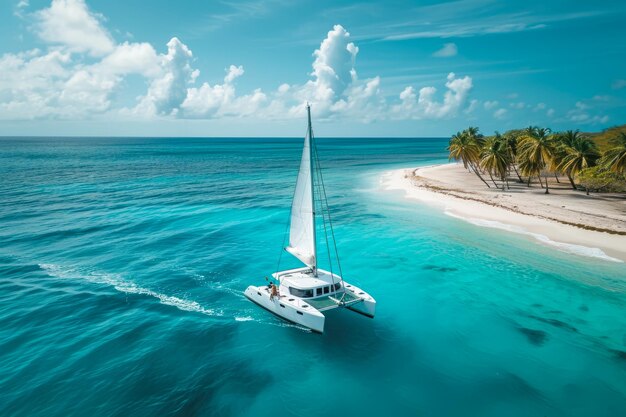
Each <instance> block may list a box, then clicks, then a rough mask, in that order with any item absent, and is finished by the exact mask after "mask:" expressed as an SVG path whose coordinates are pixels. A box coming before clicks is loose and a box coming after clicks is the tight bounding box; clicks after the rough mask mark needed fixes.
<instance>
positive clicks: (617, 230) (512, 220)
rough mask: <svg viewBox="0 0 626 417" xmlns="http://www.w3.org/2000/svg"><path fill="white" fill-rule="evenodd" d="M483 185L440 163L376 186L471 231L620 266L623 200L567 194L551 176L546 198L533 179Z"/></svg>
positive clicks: (624, 254)
mask: <svg viewBox="0 0 626 417" xmlns="http://www.w3.org/2000/svg"><path fill="white" fill-rule="evenodd" d="M485 180H487V181H488V182H489V183H490V185H491V188H487V186H486V185H485V184H484V183H483V182H481V181H480V179H479V178H478V177H477V176H476V175H474V174H473V173H470V172H468V171H467V170H466V169H464V168H463V165H461V164H443V165H434V166H428V167H420V168H412V169H400V170H395V171H391V172H388V173H386V174H385V175H384V176H383V178H382V185H383V187H384V188H385V189H388V190H402V191H404V192H405V193H406V197H407V198H411V199H416V200H420V201H422V202H425V203H428V204H432V205H435V206H439V207H441V208H442V209H443V210H444V211H445V213H446V214H448V215H450V216H453V217H458V218H461V219H463V220H465V221H468V222H470V223H473V224H475V225H477V226H482V227H492V228H499V229H503V230H507V231H510V232H513V233H519V234H524V235H527V236H528V237H529V238H531V239H533V240H534V241H536V242H537V243H538V244H543V245H549V246H552V247H556V248H558V249H559V250H562V251H564V252H569V253H573V254H576V255H580V256H587V257H593V258H599V259H603V260H606V261H612V262H626V196H625V195H623V194H622V195H618V194H593V193H592V194H591V195H590V196H587V195H585V192H583V191H574V190H572V189H571V186H570V183H569V181H568V180H567V178H566V177H559V180H560V184H559V183H557V181H556V180H555V178H554V177H552V179H551V180H550V182H549V186H550V194H549V195H546V194H544V191H545V190H544V189H542V188H541V187H540V185H539V183H538V182H537V180H536V179H535V182H534V183H533V184H532V186H531V187H530V188H528V187H527V186H526V184H525V183H524V184H521V183H519V182H516V181H515V180H514V179H513V178H510V179H509V186H510V189H507V190H505V191H503V190H502V189H501V188H500V189H496V188H495V187H494V184H493V183H491V180H490V179H489V177H488V176H487V177H485ZM497 183H498V185H499V186H500V187H501V184H500V182H499V181H497Z"/></svg>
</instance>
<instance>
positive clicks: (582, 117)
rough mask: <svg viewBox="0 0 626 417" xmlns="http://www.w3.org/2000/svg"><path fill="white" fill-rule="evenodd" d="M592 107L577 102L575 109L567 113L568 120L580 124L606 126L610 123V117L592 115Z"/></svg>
mask: <svg viewBox="0 0 626 417" xmlns="http://www.w3.org/2000/svg"><path fill="white" fill-rule="evenodd" d="M592 111H593V109H592V107H591V106H590V105H588V104H586V103H583V102H582V101H577V102H576V104H575V105H574V108H573V109H571V110H570V111H568V112H567V115H566V117H567V119H568V120H570V121H571V122H574V123H579V124H605V123H607V122H608V121H609V116H607V115H599V114H595V115H593V114H591V112H592Z"/></svg>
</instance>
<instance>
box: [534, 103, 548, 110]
mask: <svg viewBox="0 0 626 417" xmlns="http://www.w3.org/2000/svg"><path fill="white" fill-rule="evenodd" d="M545 109H546V103H537V105H536V106H535V107H534V108H533V111H539V110H545Z"/></svg>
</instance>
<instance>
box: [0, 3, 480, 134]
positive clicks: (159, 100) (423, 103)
mask: <svg viewBox="0 0 626 417" xmlns="http://www.w3.org/2000/svg"><path fill="white" fill-rule="evenodd" d="M18 6H19V7H18V9H23V8H24V7H27V6H28V3H27V1H26V0H22V1H21V2H20V3H19V4H18ZM32 16H33V17H34V19H35V24H34V26H33V29H34V30H35V33H36V34H37V35H38V37H39V38H40V39H41V40H42V41H43V42H44V45H45V46H46V47H47V50H43V51H42V50H39V49H34V50H31V51H26V52H22V53H14V54H11V53H8V54H5V55H3V56H2V57H0V73H2V74H3V77H2V78H1V79H0V119H4V120H23V119H35V118H46V119H71V120H84V119H89V118H92V117H98V116H100V115H108V117H109V118H110V119H111V120H115V118H116V117H122V118H123V117H125V116H126V117H132V118H135V119H136V118H137V117H144V118H205V119H206V118H221V117H255V118H259V119H263V120H272V119H288V118H293V117H302V116H303V114H304V112H305V107H304V104H305V103H306V102H307V101H308V102H310V103H312V104H313V106H314V108H315V113H316V117H317V118H318V119H338V118H349V119H350V120H359V121H362V122H366V123H367V122H373V121H376V120H385V119H394V120H400V119H443V118H450V117H454V116H455V115H457V114H458V113H459V112H460V111H462V110H464V108H465V110H464V111H465V112H466V113H468V114H469V113H470V112H472V111H474V109H475V108H476V107H477V106H478V105H479V104H480V103H479V102H478V101H477V100H472V101H470V102H469V105H468V106H467V107H466V104H467V102H468V95H469V93H470V91H471V89H472V86H473V84H472V79H471V78H470V77H469V76H464V77H457V76H455V75H454V73H450V74H449V75H448V76H447V79H446V83H445V87H446V90H445V91H444V92H443V94H442V95H441V96H439V97H438V92H437V89H436V88H435V87H433V86H421V88H419V87H413V86H409V87H406V88H405V89H404V90H403V91H402V92H401V93H400V94H399V96H398V95H396V97H397V98H396V99H392V100H391V103H387V99H386V98H385V95H383V93H382V91H381V90H382V85H383V80H382V79H381V77H378V76H375V77H372V78H369V79H363V80H360V79H359V78H358V76H357V71H356V58H357V55H358V53H359V48H358V47H357V46H356V45H355V44H354V42H352V39H351V36H350V33H349V32H348V31H347V30H346V29H344V28H343V27H342V26H341V25H335V26H334V27H333V28H332V30H330V31H329V32H328V34H327V36H326V37H325V38H324V39H323V40H322V41H321V43H320V46H319V48H318V49H316V50H315V51H314V52H313V60H312V72H311V73H310V77H311V78H310V79H309V80H308V81H307V80H304V81H303V83H301V84H291V85H290V84H284V83H283V84H280V85H279V86H278V87H277V88H276V90H273V91H269V92H266V91H263V90H261V89H259V88H257V89H253V90H252V91H250V92H244V93H238V91H237V89H236V83H237V80H238V79H239V78H240V77H242V76H244V68H243V66H236V65H230V66H229V67H228V68H227V69H226V74H225V76H224V79H223V82H222V83H216V84H213V85H211V84H209V83H208V82H203V83H201V84H196V80H197V79H198V77H199V74H200V72H199V71H198V70H197V69H194V68H193V58H194V57H193V53H192V51H191V50H190V49H189V47H188V46H187V45H185V44H184V43H183V42H181V41H180V40H179V39H178V38H176V37H174V38H172V39H171V40H170V41H169V42H168V43H167V51H166V52H165V53H158V52H157V51H156V50H155V48H154V47H153V46H152V45H151V44H149V43H145V42H124V43H119V44H118V43H116V42H115V41H114V40H113V38H112V36H111V35H110V33H109V32H108V31H107V30H106V29H105V28H104V26H103V25H102V22H103V21H104V18H103V17H101V16H99V15H97V14H95V13H93V12H92V11H90V10H89V9H88V7H87V5H86V4H85V1H84V0H52V3H51V5H50V7H47V8H44V9H42V10H40V11H37V12H34V13H33V15H32ZM452 45H453V44H452ZM448 48H450V47H449V46H448ZM132 74H136V75H139V76H141V77H143V79H144V80H145V82H146V84H147V89H146V91H145V93H144V94H142V95H141V96H140V97H138V98H137V99H136V102H135V103H133V104H130V105H129V104H126V103H119V102H117V101H116V99H117V95H116V92H117V91H119V89H120V88H121V86H123V85H124V84H123V83H124V81H125V80H126V78H127V77H128V76H129V75H132ZM416 88H419V90H416ZM486 105H487V104H486Z"/></svg>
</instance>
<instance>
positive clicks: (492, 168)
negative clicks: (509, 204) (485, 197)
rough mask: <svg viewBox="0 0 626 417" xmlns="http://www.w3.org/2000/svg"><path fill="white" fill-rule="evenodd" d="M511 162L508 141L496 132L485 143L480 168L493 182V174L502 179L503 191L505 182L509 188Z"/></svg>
mask: <svg viewBox="0 0 626 417" xmlns="http://www.w3.org/2000/svg"><path fill="white" fill-rule="evenodd" d="M509 162H511V159H510V154H509V148H508V144H507V141H506V139H504V138H503V137H502V135H500V134H499V133H498V132H496V134H495V136H492V137H490V138H488V139H487V140H486V141H485V145H484V148H483V153H482V156H481V159H480V166H481V167H483V168H484V169H485V170H486V171H487V172H489V176H490V177H491V180H492V181H493V176H492V173H493V174H496V175H497V176H498V177H499V178H500V180H501V181H502V190H503V191H504V184H505V182H506V187H507V188H509V181H508V179H507V172H508V169H509ZM494 184H495V181H494Z"/></svg>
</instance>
